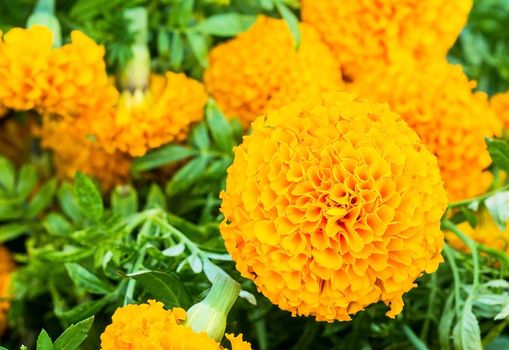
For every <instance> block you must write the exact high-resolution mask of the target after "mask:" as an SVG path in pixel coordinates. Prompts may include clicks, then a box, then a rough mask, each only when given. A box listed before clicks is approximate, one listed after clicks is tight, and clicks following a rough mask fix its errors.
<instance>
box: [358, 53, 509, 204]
mask: <svg viewBox="0 0 509 350" xmlns="http://www.w3.org/2000/svg"><path fill="white" fill-rule="evenodd" d="M475 86H476V83H475V82H474V81H469V80H468V78H467V77H466V76H465V74H464V73H463V71H462V69H461V67H460V66H455V65H451V64H447V63H446V62H445V61H430V62H428V63H427V64H419V63H416V64H415V65H413V64H407V65H398V66H392V67H384V68H382V69H378V70H374V71H372V72H371V74H369V75H366V76H364V77H363V78H362V79H358V80H357V81H356V82H354V83H353V84H352V85H351V86H350V88H351V89H352V90H353V91H355V92H356V93H359V94H360V95H361V96H364V97H366V98H369V99H372V100H376V101H380V102H387V103H388V104H389V105H390V106H391V108H392V109H393V110H394V111H395V112H397V113H399V114H401V116H402V117H403V119H405V121H406V122H407V123H408V124H409V125H410V127H412V128H413V129H414V130H415V131H416V132H417V134H418V135H419V136H420V137H421V139H422V140H423V142H424V144H426V146H427V147H428V149H429V150H430V151H431V152H432V153H433V154H435V155H436V156H437V158H438V164H439V166H440V170H441V173H442V178H443V180H444V182H445V186H446V190H447V192H448V194H449V200H450V201H455V200H461V199H465V198H469V197H473V196H476V195H478V194H480V193H483V192H484V191H485V190H486V189H487V188H488V186H489V184H490V182H491V180H492V175H491V173H490V172H488V171H484V170H485V168H486V167H488V166H489V164H490V163H491V159H490V156H489V154H488V152H487V150H486V144H485V142H484V137H486V136H493V135H494V134H498V133H499V132H500V130H501V125H500V122H499V121H498V120H497V118H496V116H495V114H494V113H493V111H492V109H491V108H490V106H489V104H488V98H487V96H486V94H485V93H482V92H476V93H473V92H472V89H474V88H475ZM467 174H468V175H467Z"/></svg>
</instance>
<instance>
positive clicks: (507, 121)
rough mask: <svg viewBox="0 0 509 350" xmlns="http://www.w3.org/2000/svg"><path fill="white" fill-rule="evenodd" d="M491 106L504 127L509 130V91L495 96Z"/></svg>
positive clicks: (492, 98)
mask: <svg viewBox="0 0 509 350" xmlns="http://www.w3.org/2000/svg"><path fill="white" fill-rule="evenodd" d="M490 104H491V108H493V110H494V111H495V114H496V115H497V117H498V119H499V120H500V121H501V122H502V123H503V124H504V127H505V128H506V129H509V91H508V92H504V93H499V94H496V95H493V96H492V97H491V99H490Z"/></svg>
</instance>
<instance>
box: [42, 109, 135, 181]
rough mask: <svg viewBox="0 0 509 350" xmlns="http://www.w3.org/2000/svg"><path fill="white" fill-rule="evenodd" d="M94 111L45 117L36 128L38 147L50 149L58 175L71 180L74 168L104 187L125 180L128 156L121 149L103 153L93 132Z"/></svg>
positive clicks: (128, 161) (96, 122) (127, 178)
mask: <svg viewBox="0 0 509 350" xmlns="http://www.w3.org/2000/svg"><path fill="white" fill-rule="evenodd" d="M96 117H97V116H96V115H95V113H91V115H86V114H84V115H81V116H80V117H79V118H74V119H70V118H59V117H50V116H47V117H46V118H44V119H43V125H42V126H41V127H40V128H39V129H38V130H37V131H36V133H37V134H38V135H39V136H40V137H41V141H42V146H43V147H44V148H47V149H50V150H52V151H53V163H54V165H55V168H56V172H57V174H58V176H59V177H60V178H62V179H72V178H73V177H74V175H75V173H76V172H77V171H81V172H83V173H84V174H87V175H89V176H92V177H95V178H97V179H98V180H100V182H101V186H102V188H103V189H104V190H108V189H110V188H111V187H113V186H115V185H120V184H124V183H125V182H127V181H128V180H129V176H130V169H131V158H130V157H128V156H127V155H125V154H123V153H121V152H118V151H117V152H112V153H108V152H106V151H105V150H104V149H103V148H102V146H101V145H100V144H99V142H97V140H96V137H95V136H94V134H93V130H94V129H96V127H94V124H99V123H100V120H99V121H97V120H96Z"/></svg>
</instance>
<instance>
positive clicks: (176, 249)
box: [162, 243, 186, 257]
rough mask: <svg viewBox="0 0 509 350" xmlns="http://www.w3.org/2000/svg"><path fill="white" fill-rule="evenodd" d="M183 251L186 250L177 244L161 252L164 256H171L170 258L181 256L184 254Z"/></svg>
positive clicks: (180, 244)
mask: <svg viewBox="0 0 509 350" xmlns="http://www.w3.org/2000/svg"><path fill="white" fill-rule="evenodd" d="M185 249H186V246H185V245H184V243H179V244H175V245H174V246H172V247H169V248H166V249H165V250H163V251H162V253H163V255H164V256H171V257H173V256H179V255H180V254H182V253H183V252H184V250H185Z"/></svg>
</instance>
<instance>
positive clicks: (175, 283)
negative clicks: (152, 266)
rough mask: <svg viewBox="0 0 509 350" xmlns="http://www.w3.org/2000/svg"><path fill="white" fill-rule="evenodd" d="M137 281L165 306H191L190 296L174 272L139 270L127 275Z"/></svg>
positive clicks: (185, 307)
mask: <svg viewBox="0 0 509 350" xmlns="http://www.w3.org/2000/svg"><path fill="white" fill-rule="evenodd" d="M127 276H128V277H130V278H134V279H135V280H136V281H138V282H139V283H140V284H141V285H142V286H143V288H144V289H145V291H146V292H147V293H149V294H151V295H152V296H153V297H154V298H156V299H157V300H159V301H161V302H162V303H163V304H164V305H165V306H166V307H169V308H171V307H177V306H178V307H182V308H184V309H187V308H188V307H189V306H191V302H192V301H191V296H190V295H189V293H188V292H187V289H186V288H185V287H184V285H183V284H182V281H180V279H179V278H178V276H177V275H176V274H167V273H164V272H158V271H140V272H136V273H132V274H129V275H127Z"/></svg>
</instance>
